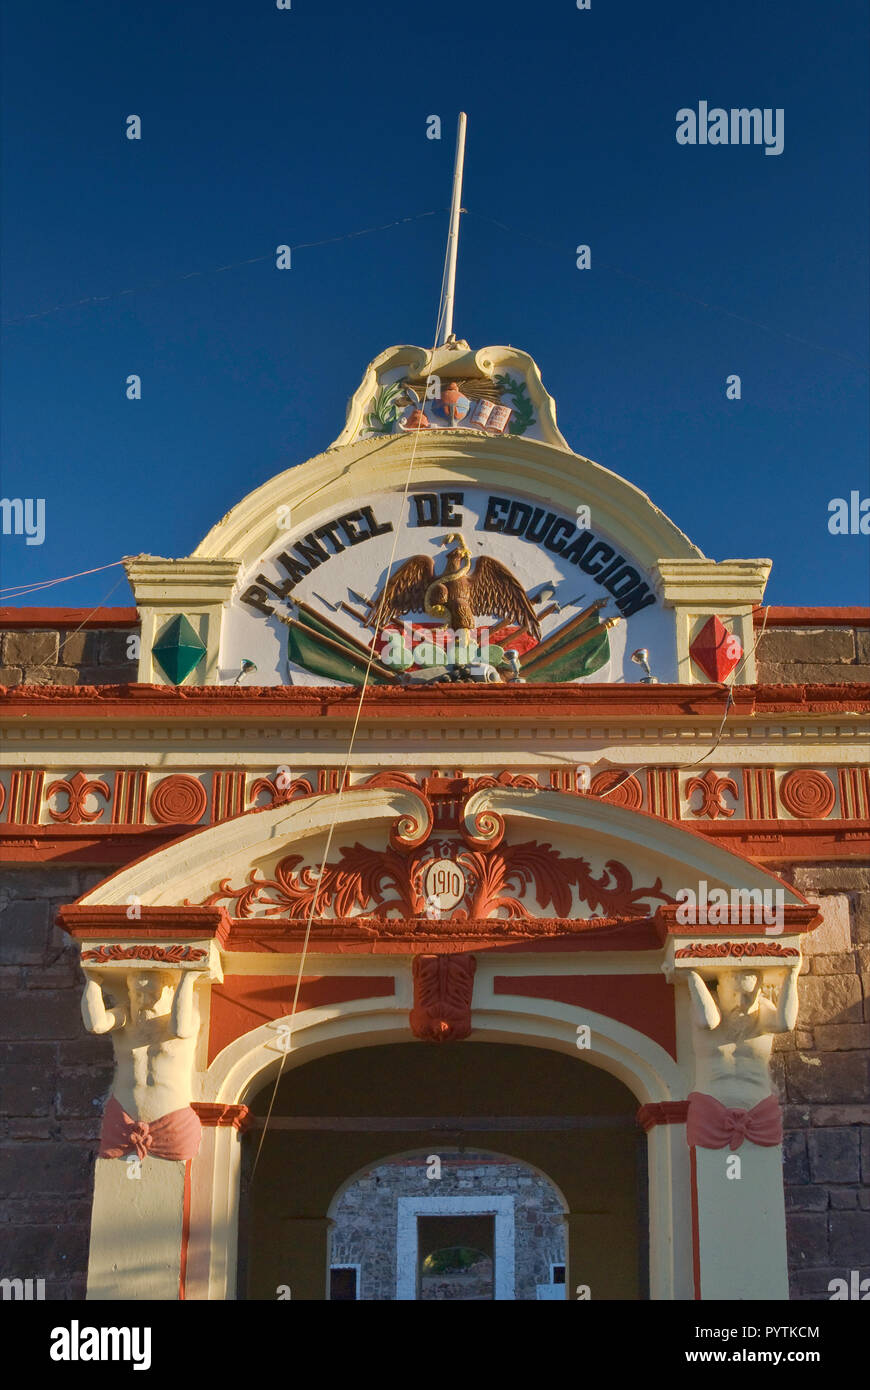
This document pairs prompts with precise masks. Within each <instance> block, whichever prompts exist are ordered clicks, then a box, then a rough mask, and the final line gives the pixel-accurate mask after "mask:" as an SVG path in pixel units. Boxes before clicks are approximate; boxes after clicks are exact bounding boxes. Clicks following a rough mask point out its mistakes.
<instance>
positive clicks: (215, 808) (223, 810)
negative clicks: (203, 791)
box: [211, 769, 245, 825]
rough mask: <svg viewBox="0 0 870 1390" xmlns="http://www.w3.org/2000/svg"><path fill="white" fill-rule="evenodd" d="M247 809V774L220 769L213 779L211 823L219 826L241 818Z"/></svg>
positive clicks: (214, 773)
mask: <svg viewBox="0 0 870 1390" xmlns="http://www.w3.org/2000/svg"><path fill="white" fill-rule="evenodd" d="M244 809H245V774H244V772H239V771H236V770H235V769H234V770H233V771H231V772H228V771H225V770H224V769H220V770H218V771H216V772H213V773H212V777H211V821H212V824H213V825H218V824H219V823H220V822H221V821H225V820H231V819H232V818H233V816H240V815H241V814H242V812H243V811H244Z"/></svg>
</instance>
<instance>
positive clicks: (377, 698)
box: [0, 681, 870, 727]
mask: <svg viewBox="0 0 870 1390" xmlns="http://www.w3.org/2000/svg"><path fill="white" fill-rule="evenodd" d="M0 693H3V708H4V710H5V712H6V715H7V717H8V718H10V719H12V718H15V717H20V718H25V717H32V716H33V715H38V716H39V717H40V718H52V719H61V720H68V719H70V718H75V717H77V716H79V717H80V716H82V715H84V714H85V713H87V714H88V715H94V714H96V713H97V712H99V715H100V717H103V716H105V718H107V719H116V720H118V721H123V720H125V719H128V720H130V721H135V722H138V721H140V720H142V719H151V718H153V719H159V720H171V719H179V720H181V721H182V722H185V723H187V722H190V721H191V720H194V719H197V720H200V719H208V720H213V719H229V720H235V719H238V718H239V716H240V715H242V714H244V716H245V717H246V718H249V719H250V718H255V719H257V720H258V721H261V720H263V721H264V720H269V719H279V720H282V721H283V720H287V719H294V718H317V719H338V720H340V721H345V720H347V719H348V718H352V717H353V714H354V713H355V710H356V706H357V705H358V704H359V691H358V690H357V688H356V687H355V686H301V685H297V686H280V685H278V686H275V685H270V686H227V685H201V686H172V685H136V684H130V685H80V686H60V685H18V686H12V687H2V686H0ZM729 695H730V697H731V703H730V707H729V719H732V720H735V719H748V718H753V717H756V718H758V717H760V716H763V715H767V716H776V715H780V714H783V715H790V714H842V713H848V714H860V713H866V712H867V711H868V709H870V683H867V682H866V681H865V682H857V681H855V682H850V681H841V682H840V683H839V684H836V685H832V684H825V685H822V684H818V685H815V684H808V683H806V682H803V681H800V682H794V683H793V684H791V685H737V686H734V687H733V688H732V689H731V690H729V691H728V692H725V691H723V690H721V689H719V688H717V687H715V686H708V685H704V684H701V683H698V684H694V685H644V684H642V683H641V682H636V683H634V684H631V683H629V684H628V685H602V684H586V683H584V684H582V685H573V684H567V685H557V684H537V683H535V684H528V685H519V684H513V685H504V684H499V685H486V684H483V683H481V684H480V685H466V684H460V683H455V684H454V683H444V684H439V685H438V686H437V692H436V691H432V690H427V689H425V688H420V689H414V688H413V687H412V686H400V685H396V686H393V685H382V686H374V687H372V688H370V689H369V690H368V691H367V692H366V702H365V718H366V719H367V720H377V719H384V720H387V721H388V722H394V721H395V720H397V719H404V718H410V719H414V720H418V719H422V720H425V721H426V722H430V721H437V722H438V723H439V724H440V723H444V724H448V725H450V724H465V723H467V722H468V721H469V719H472V718H475V719H479V718H485V719H512V720H513V719H518V718H519V719H538V718H544V719H548V720H552V719H554V718H556V719H558V720H564V721H567V722H573V721H576V720H578V719H579V720H582V719H596V720H597V719H614V720H622V719H627V718H632V719H634V718H644V717H649V718H655V719H661V718H667V719H679V720H680V721H682V722H685V724H686V725H687V727H693V725H694V722H695V721H697V722H699V723H701V724H703V725H706V724H707V723H708V721H709V720H710V719H715V718H716V717H717V715H718V717H719V718H720V719H721V718H722V716H723V714H724V713H725V708H726V699H727V698H728V696H729Z"/></svg>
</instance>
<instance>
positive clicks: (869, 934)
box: [774, 861, 870, 1299]
mask: <svg viewBox="0 0 870 1390" xmlns="http://www.w3.org/2000/svg"><path fill="white" fill-rule="evenodd" d="M783 877H787V878H788V879H789V880H790V881H791V882H793V883H794V886H795V887H796V888H797V889H798V890H799V891H800V892H802V893H805V894H806V895H807V897H808V898H812V899H813V900H814V901H816V902H818V903H819V905H820V906H821V908H822V911H823V913H824V922H823V925H822V926H820V927H818V928H817V929H816V930H815V931H814V932H812V933H811V934H810V936H809V937H808V939H807V942H806V946H805V957H806V958H805V960H804V964H803V967H802V971H801V979H800V982H799V994H800V1012H799V1014H798V1023H797V1028H796V1030H795V1032H794V1034H792V1035H790V1036H787V1037H785V1038H781V1039H777V1043H778V1044H779V1046H778V1047H777V1050H776V1052H775V1054H774V1071H775V1075H776V1079H777V1082H778V1085H779V1090H780V1097H781V1100H782V1102H783V1106H784V1125H785V1148H784V1162H785V1184H786V1186H785V1196H786V1221H787V1225H788V1243H789V1265H790V1276H791V1296H792V1298H795V1299H827V1298H829V1297H830V1292H829V1289H828V1285H829V1284H830V1282H831V1280H833V1279H845V1280H846V1281H847V1283H848V1282H849V1276H850V1272H851V1271H852V1270H858V1271H860V1276H861V1278H867V1277H870V867H866V866H862V865H858V864H856V863H855V862H854V861H853V862H852V863H843V864H824V865H813V866H806V867H796V868H794V869H793V870H791V871H790V872H787V873H784V874H783Z"/></svg>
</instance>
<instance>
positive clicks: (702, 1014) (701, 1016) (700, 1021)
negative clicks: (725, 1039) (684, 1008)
mask: <svg viewBox="0 0 870 1390" xmlns="http://www.w3.org/2000/svg"><path fill="white" fill-rule="evenodd" d="M686 983H687V984H688V986H689V998H690V999H691V1001H692V1014H693V1015H694V1019H695V1022H696V1023H697V1025H698V1027H699V1028H717V1027H718V1026H719V1024H720V1023H721V1022H722V1015H721V1013H720V1012H719V1006H718V1004H717V1003H716V1000H715V999H714V998H713V996H712V994H711V993H710V989H709V986H708V985H707V982H706V981H705V980H704V979H702V977H701V976H700V975H699V974H698V972H697V970H690V971H689V973H688V976H687V980H686Z"/></svg>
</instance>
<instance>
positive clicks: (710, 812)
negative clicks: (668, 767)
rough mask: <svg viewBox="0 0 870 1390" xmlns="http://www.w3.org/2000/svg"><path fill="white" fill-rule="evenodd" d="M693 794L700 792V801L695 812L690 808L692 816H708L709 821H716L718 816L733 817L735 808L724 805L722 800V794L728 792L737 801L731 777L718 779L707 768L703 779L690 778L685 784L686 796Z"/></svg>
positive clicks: (715, 774)
mask: <svg viewBox="0 0 870 1390" xmlns="http://www.w3.org/2000/svg"><path fill="white" fill-rule="evenodd" d="M695 792H700V794H701V801H700V804H699V806H698V809H697V810H695V809H694V808H691V810H692V815H693V816H709V817H710V819H711V820H716V818H717V817H718V816H733V815H734V809H735V808H734V807H733V806H728V805H726V803H725V802H724V801H723V799H722V797H723V794H724V793H725V792H729V793H730V795H731V796H733V797H734V800H735V802H736V801H737V798H738V795H739V793H738V791H737V783H736V782H735V781H734V778H733V777H720V776H719V775H718V773H716V772H714V771H713V769H712V767H711V768H708V769H707V771H706V772H705V773H704V776H703V777H690V778H689V780H688V782H687V783H686V796H692V795H693V794H694V793H695Z"/></svg>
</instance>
